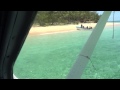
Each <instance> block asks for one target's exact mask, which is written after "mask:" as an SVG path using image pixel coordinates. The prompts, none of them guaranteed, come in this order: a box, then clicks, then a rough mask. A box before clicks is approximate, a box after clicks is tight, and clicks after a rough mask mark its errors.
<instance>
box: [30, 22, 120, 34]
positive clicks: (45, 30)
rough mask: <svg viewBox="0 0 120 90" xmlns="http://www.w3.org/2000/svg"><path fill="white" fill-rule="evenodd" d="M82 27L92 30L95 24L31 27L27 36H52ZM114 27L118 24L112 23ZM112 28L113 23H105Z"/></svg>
mask: <svg viewBox="0 0 120 90" xmlns="http://www.w3.org/2000/svg"><path fill="white" fill-rule="evenodd" d="M81 24H82V25H83V26H84V27H87V26H88V27H89V26H91V27H92V28H94V27H95V26H96V24H97V23H79V24H78V25H74V24H69V25H56V26H46V27H40V26H39V27H35V26H33V27H31V29H30V31H29V35H44V34H52V33H59V32H60V33H62V32H63V33H64V32H71V31H76V30H77V29H76V26H80V25H81ZM114 25H115V26H120V23H114ZM107 26H113V22H107V23H106V26H105V27H107Z"/></svg>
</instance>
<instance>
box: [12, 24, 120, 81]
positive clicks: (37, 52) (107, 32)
mask: <svg viewBox="0 0 120 90" xmlns="http://www.w3.org/2000/svg"><path fill="white" fill-rule="evenodd" d="M91 33H92V31H91V30H89V31H79V30H76V31H73V32H65V33H55V34H48V35H36V36H31V35H28V37H27V39H26V41H25V43H24V45H23V48H22V50H21V52H20V54H19V56H18V58H17V60H16V63H15V65H14V74H15V75H16V76H17V77H18V78H25V79H65V77H66V75H67V74H68V73H69V70H70V68H71V67H72V65H73V64H74V62H75V60H76V59H77V56H78V54H79V53H80V51H81V49H82V48H83V46H84V44H85V43H86V41H87V39H88V38H89V36H90V34H91ZM112 36H113V28H112V26H109V27H105V28H104V31H103V33H102V35H101V37H100V39H99V41H98V43H97V45H96V47H95V49H94V52H93V54H92V57H91V61H92V63H93V65H94V67H95V68H93V66H92V64H91V62H89V63H88V65H87V66H86V68H85V70H84V72H83V75H82V77H81V78H82V79H96V78H98V79H99V78H100V79H107V78H110V79H111V78H112V79H113V78H120V57H119V55H120V49H119V47H120V42H119V41H120V38H119V36H120V26H118V25H117V26H115V27H114V38H112Z"/></svg>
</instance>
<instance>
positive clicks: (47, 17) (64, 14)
mask: <svg viewBox="0 0 120 90" xmlns="http://www.w3.org/2000/svg"><path fill="white" fill-rule="evenodd" d="M99 18H100V15H98V14H97V12H96V11H38V13H37V16H36V18H35V21H34V24H39V25H40V26H47V25H60V24H71V23H73V24H78V23H79V22H84V23H86V22H87V21H93V22H97V21H98V20H99Z"/></svg>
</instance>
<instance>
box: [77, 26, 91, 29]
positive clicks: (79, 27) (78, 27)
mask: <svg viewBox="0 0 120 90" xmlns="http://www.w3.org/2000/svg"><path fill="white" fill-rule="evenodd" d="M76 28H77V30H91V29H92V27H90V28H88V27H86V28H84V27H81V26H76Z"/></svg>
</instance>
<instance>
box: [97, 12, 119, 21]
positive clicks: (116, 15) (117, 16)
mask: <svg viewBox="0 0 120 90" xmlns="http://www.w3.org/2000/svg"><path fill="white" fill-rule="evenodd" d="M103 12H104V11H97V13H98V14H99V15H101V14H103ZM114 20H115V21H118V20H119V21H120V11H115V14H114ZM108 21H113V12H112V13H111V15H110V17H109V19H108Z"/></svg>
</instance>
